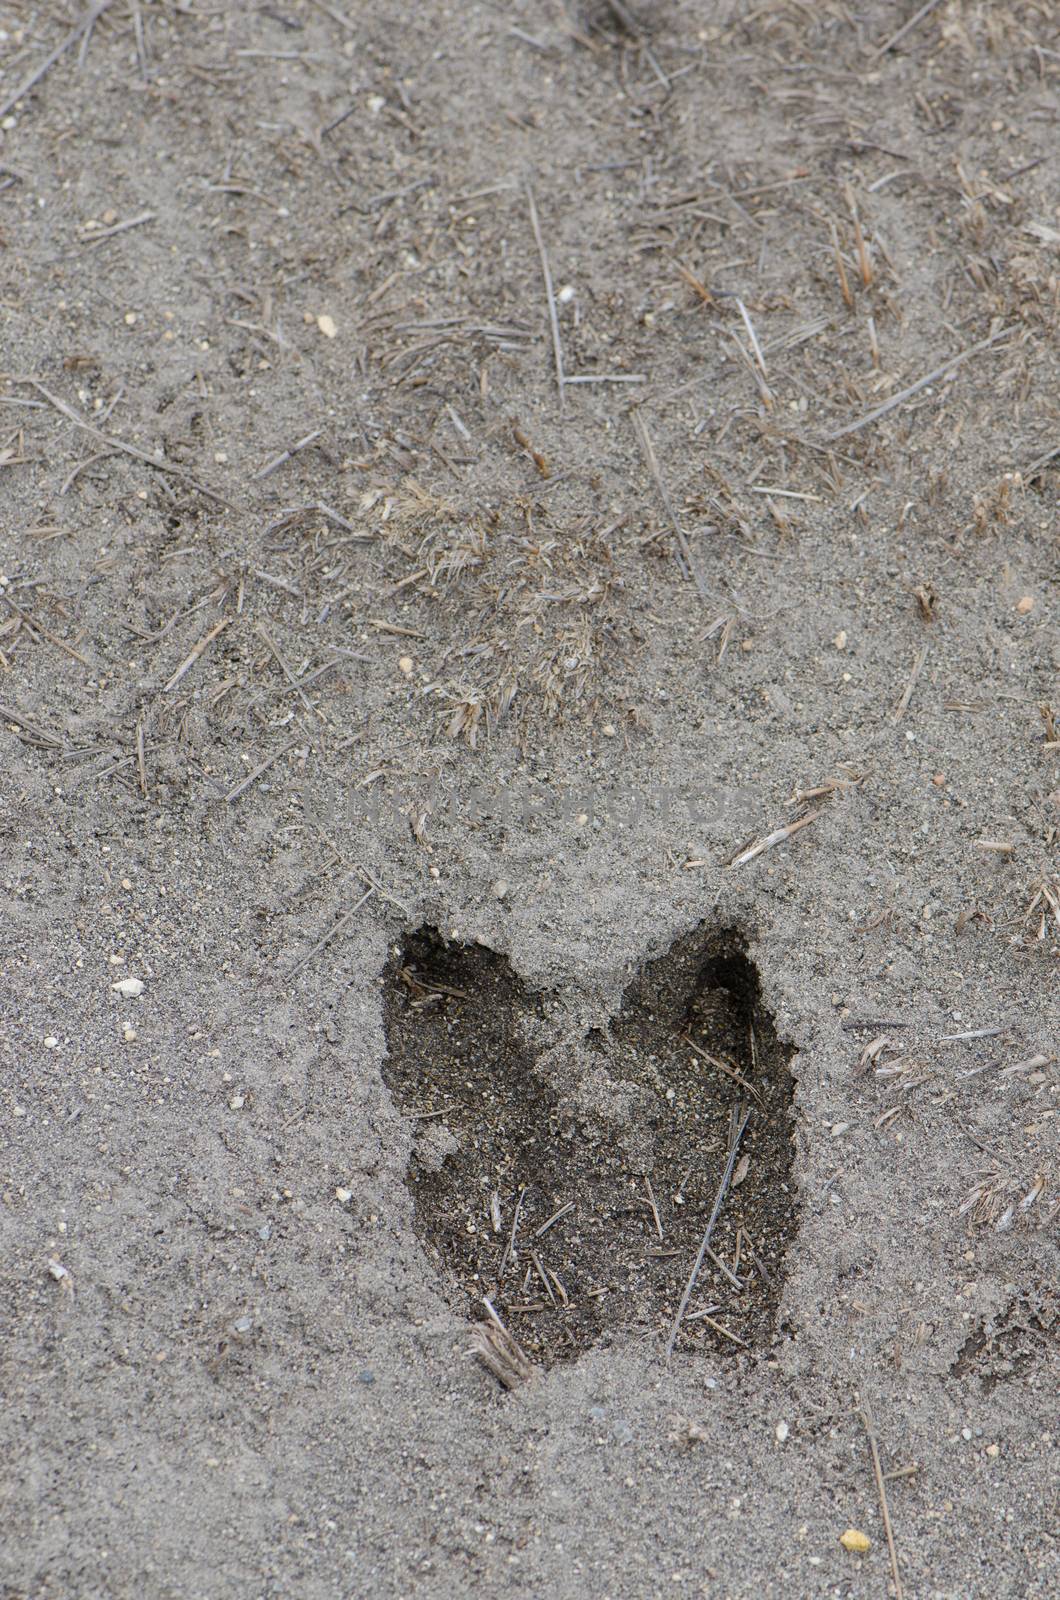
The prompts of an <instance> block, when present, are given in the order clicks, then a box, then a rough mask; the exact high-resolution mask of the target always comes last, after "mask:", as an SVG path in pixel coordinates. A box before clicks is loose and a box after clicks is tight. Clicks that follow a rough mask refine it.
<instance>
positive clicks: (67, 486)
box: [59, 450, 113, 497]
mask: <svg viewBox="0 0 1060 1600" xmlns="http://www.w3.org/2000/svg"><path fill="white" fill-rule="evenodd" d="M112 453H113V452H112V451H110V450H97V451H96V453H95V455H91V456H89V457H88V459H87V460H86V461H79V462H78V463H77V466H76V467H72V468H71V469H70V471H69V472H68V473H67V475H66V477H65V478H64V479H63V481H62V485H61V487H60V489H59V495H60V497H61V496H62V495H64V494H68V493H69V492H70V490H71V489H72V488H73V486H74V483H75V482H76V480H77V479H78V478H79V477H80V475H81V473H82V472H84V471H85V469H86V468H87V467H91V466H93V465H94V464H95V462H97V461H105V460H106V459H107V457H108V456H109V455H111V454H112Z"/></svg>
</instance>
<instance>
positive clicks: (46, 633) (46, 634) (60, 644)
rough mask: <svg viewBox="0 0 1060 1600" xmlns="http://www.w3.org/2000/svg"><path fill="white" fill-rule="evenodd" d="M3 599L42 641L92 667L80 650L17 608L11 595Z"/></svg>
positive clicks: (85, 665)
mask: <svg viewBox="0 0 1060 1600" xmlns="http://www.w3.org/2000/svg"><path fill="white" fill-rule="evenodd" d="M3 598H4V600H5V601H6V602H7V604H8V605H9V606H10V607H11V609H12V611H13V612H14V613H15V616H16V617H18V618H19V620H20V621H21V622H24V623H25V624H26V627H27V628H32V629H33V632H34V633H39V634H40V636H41V638H42V639H47V641H48V643H49V644H53V645H54V646H55V648H56V649H57V650H62V651H63V653H64V654H65V655H68V656H73V658H74V660H75V661H80V663H81V665H82V666H83V667H90V666H91V665H92V663H91V662H90V661H89V660H88V657H87V656H83V655H82V654H81V652H80V650H75V649H74V647H73V645H72V644H67V642H66V640H65V639H60V638H59V636H58V634H56V633H52V632H51V630H50V629H48V628H46V627H45V626H44V624H43V623H42V622H38V621H37V619H36V617H31V616H30V614H29V612H28V611H23V609H22V607H21V606H17V605H16V604H15V602H14V601H13V600H12V598H11V596H10V595H9V594H5V595H4V597H3Z"/></svg>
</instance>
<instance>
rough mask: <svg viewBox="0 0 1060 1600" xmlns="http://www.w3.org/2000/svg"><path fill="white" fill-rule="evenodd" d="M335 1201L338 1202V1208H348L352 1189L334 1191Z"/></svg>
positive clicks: (351, 1197)
mask: <svg viewBox="0 0 1060 1600" xmlns="http://www.w3.org/2000/svg"><path fill="white" fill-rule="evenodd" d="M335 1199H336V1200H337V1201H338V1202H339V1205H340V1206H348V1205H349V1203H350V1201H351V1200H352V1199H353V1190H352V1189H336V1190H335Z"/></svg>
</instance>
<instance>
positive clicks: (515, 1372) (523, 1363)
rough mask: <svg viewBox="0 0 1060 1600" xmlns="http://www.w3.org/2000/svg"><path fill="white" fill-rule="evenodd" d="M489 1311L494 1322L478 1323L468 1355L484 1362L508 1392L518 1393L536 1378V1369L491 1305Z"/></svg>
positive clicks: (472, 1332)
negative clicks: (523, 1385)
mask: <svg viewBox="0 0 1060 1600" xmlns="http://www.w3.org/2000/svg"><path fill="white" fill-rule="evenodd" d="M487 1310H488V1311H489V1312H490V1318H491V1320H490V1321H489V1322H477V1323H475V1325H474V1326H473V1328H472V1330H471V1345H470V1348H469V1349H468V1352H467V1353H468V1355H469V1356H474V1357H475V1358H476V1360H478V1361H481V1362H482V1365H483V1366H484V1367H485V1368H486V1370H487V1372H491V1373H492V1374H493V1376H494V1377H495V1378H496V1380H497V1382H498V1383H500V1384H502V1385H503V1386H504V1388H505V1389H518V1387H519V1385H520V1384H522V1383H526V1382H527V1380H528V1379H530V1378H532V1377H533V1375H534V1373H535V1372H536V1371H537V1368H536V1367H535V1366H534V1363H533V1362H532V1361H531V1360H530V1357H529V1356H528V1355H527V1353H526V1351H525V1350H524V1349H523V1348H522V1346H521V1345H520V1344H519V1342H518V1340H516V1339H514V1338H513V1337H512V1335H511V1334H510V1333H509V1332H508V1330H507V1328H506V1327H505V1326H504V1324H503V1323H502V1322H501V1319H500V1318H499V1317H498V1315H497V1313H496V1312H495V1311H494V1310H493V1307H492V1306H491V1305H489V1303H488V1302H487Z"/></svg>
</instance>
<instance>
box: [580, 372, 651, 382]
mask: <svg viewBox="0 0 1060 1600" xmlns="http://www.w3.org/2000/svg"><path fill="white" fill-rule="evenodd" d="M647 381H648V377H647V373H644V372H584V373H579V374H576V375H575V376H574V377H572V378H564V380H563V382H564V383H565V384H571V383H647Z"/></svg>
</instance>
